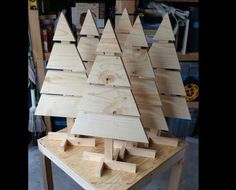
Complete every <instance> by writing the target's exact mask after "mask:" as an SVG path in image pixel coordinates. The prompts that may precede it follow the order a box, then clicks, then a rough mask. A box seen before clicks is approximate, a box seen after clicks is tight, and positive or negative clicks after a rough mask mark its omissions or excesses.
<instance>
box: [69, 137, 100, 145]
mask: <svg viewBox="0 0 236 190" xmlns="http://www.w3.org/2000/svg"><path fill="white" fill-rule="evenodd" d="M67 140H68V141H69V142H70V144H72V145H73V146H90V147H95V146H96V139H95V138H87V137H83V138H80V137H70V136H69V137H68V138H67Z"/></svg>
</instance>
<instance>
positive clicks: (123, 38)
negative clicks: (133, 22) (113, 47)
mask: <svg viewBox="0 0 236 190" xmlns="http://www.w3.org/2000/svg"><path fill="white" fill-rule="evenodd" d="M128 35H129V34H119V33H117V34H116V36H117V39H118V42H119V44H120V47H121V49H122V50H124V45H125V42H126V40H127V37H128Z"/></svg>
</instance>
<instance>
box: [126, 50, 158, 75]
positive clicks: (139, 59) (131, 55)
mask: <svg viewBox="0 0 236 190" xmlns="http://www.w3.org/2000/svg"><path fill="white" fill-rule="evenodd" d="M122 59H123V62H124V65H125V68H126V70H127V73H128V75H129V76H130V77H140V78H152V79H155V75H154V72H153V68H152V64H151V61H150V58H149V55H148V53H147V50H146V49H140V50H135V49H124V51H123V54H122Z"/></svg>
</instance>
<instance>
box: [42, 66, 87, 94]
mask: <svg viewBox="0 0 236 190" xmlns="http://www.w3.org/2000/svg"><path fill="white" fill-rule="evenodd" d="M86 79H87V76H86V74H84V73H73V72H66V71H52V70H49V71H48V72H47V74H46V77H45V79H44V83H43V86H42V89H41V92H40V93H45V94H61V95H74V96H82V95H83V92H84V89H85V86H86Z"/></svg>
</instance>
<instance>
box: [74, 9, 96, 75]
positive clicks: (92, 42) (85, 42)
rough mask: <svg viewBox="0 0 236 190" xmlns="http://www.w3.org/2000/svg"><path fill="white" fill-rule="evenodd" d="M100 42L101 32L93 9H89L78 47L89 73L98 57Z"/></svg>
mask: <svg viewBox="0 0 236 190" xmlns="http://www.w3.org/2000/svg"><path fill="white" fill-rule="evenodd" d="M98 42H99V32H98V29H97V26H96V23H95V21H94V18H93V15H92V13H91V11H90V10H89V9H88V11H87V14H86V17H85V20H84V23H83V25H82V28H81V31H80V39H79V42H78V46H77V49H78V51H79V53H80V55H81V58H82V60H83V62H84V65H85V67H86V69H87V72H88V74H89V72H90V70H91V68H92V65H93V62H94V60H95V57H96V49H97V45H98Z"/></svg>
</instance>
